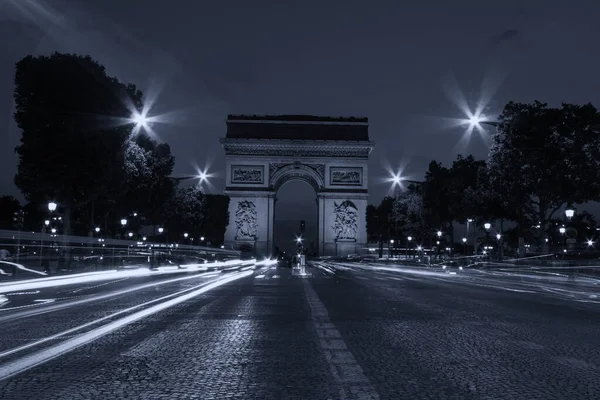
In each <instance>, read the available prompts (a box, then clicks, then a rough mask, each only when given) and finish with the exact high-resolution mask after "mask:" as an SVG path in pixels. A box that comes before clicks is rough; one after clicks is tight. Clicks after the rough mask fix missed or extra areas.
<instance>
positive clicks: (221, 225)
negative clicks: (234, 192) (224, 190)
mask: <svg viewBox="0 0 600 400" xmlns="http://www.w3.org/2000/svg"><path fill="white" fill-rule="evenodd" d="M229 201H230V199H229V196H226V195H222V194H205V195H204V207H203V210H202V211H203V214H204V218H203V220H202V225H201V226H200V234H201V235H202V236H204V238H205V240H206V241H207V242H210V243H211V244H212V245H221V244H223V240H224V238H225V231H226V230H227V225H229Z"/></svg>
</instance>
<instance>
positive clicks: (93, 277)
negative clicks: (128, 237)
mask: <svg viewBox="0 0 600 400" xmlns="http://www.w3.org/2000/svg"><path fill="white" fill-rule="evenodd" d="M240 264H241V265H244V264H247V263H246V262H242V261H241V260H230V261H224V262H215V263H210V264H183V265H182V267H184V269H183V270H182V269H180V268H178V267H160V268H161V269H159V270H157V271H152V270H150V269H146V268H140V269H132V270H126V271H117V270H111V271H105V272H90V273H85V274H77V275H75V276H73V275H70V276H66V277H65V276H63V277H48V278H39V279H29V280H27V281H20V282H10V283H2V284H0V294H1V293H10V292H15V291H19V292H22V291H26V290H31V289H40V288H48V287H57V286H65V285H76V284H81V283H91V282H99V281H104V280H113V279H118V278H125V277H144V276H150V275H161V274H175V273H182V272H185V269H186V267H187V268H193V267H198V268H205V267H206V268H209V267H210V268H215V267H216V268H219V267H229V266H233V265H240Z"/></svg>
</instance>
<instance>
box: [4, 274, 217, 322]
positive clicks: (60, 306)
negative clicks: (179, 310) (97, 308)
mask: <svg viewBox="0 0 600 400" xmlns="http://www.w3.org/2000/svg"><path fill="white" fill-rule="evenodd" d="M219 274H220V273H219V272H209V273H203V274H197V275H196V274H194V275H192V276H184V277H181V278H174V279H168V280H166V281H160V282H152V283H147V284H145V285H140V286H135V287H133V288H129V289H124V290H119V291H117V292H113V293H107V294H103V295H100V296H92V297H89V298H85V299H81V300H76V301H71V302H68V303H60V304H56V305H53V306H50V307H46V308H43V309H35V310H27V311H21V312H20V313H18V314H12V315H6V316H3V317H0V322H3V321H6V320H11V319H18V318H26V317H31V316H34V315H40V314H46V313H49V312H53V311H58V310H62V309H65V308H68V307H73V306H77V305H80V304H84V303H88V302H90V301H100V300H104V299H108V298H111V297H115V296H121V295H124V294H127V293H131V292H135V291H138V290H143V289H148V288H151V287H156V286H161V285H166V284H169V283H174V282H179V281H184V280H188V279H198V278H200V279H201V278H205V277H207V276H214V275H219ZM40 304H45V303H34V304H28V305H25V306H17V307H10V308H2V309H0V312H4V311H9V310H16V309H22V308H30V307H34V306H38V305H40Z"/></svg>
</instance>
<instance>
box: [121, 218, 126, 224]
mask: <svg viewBox="0 0 600 400" xmlns="http://www.w3.org/2000/svg"><path fill="white" fill-rule="evenodd" d="M125 225H127V220H126V219H125V218H122V219H121V226H125Z"/></svg>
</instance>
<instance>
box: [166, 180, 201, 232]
mask: <svg viewBox="0 0 600 400" xmlns="http://www.w3.org/2000/svg"><path fill="white" fill-rule="evenodd" d="M204 204H205V198H204V193H203V192H202V189H201V188H200V186H199V185H191V186H187V187H177V188H176V189H175V192H174V193H173V196H172V197H171V199H170V200H169V202H168V203H167V204H166V209H167V210H168V214H167V220H166V222H165V227H166V229H167V236H168V237H169V240H171V241H182V240H183V235H184V234H185V233H187V234H188V235H189V236H191V237H193V238H194V241H195V242H196V243H197V242H198V239H197V238H198V237H201V236H202V235H203V232H202V228H201V227H202V224H203V223H204Z"/></svg>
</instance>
